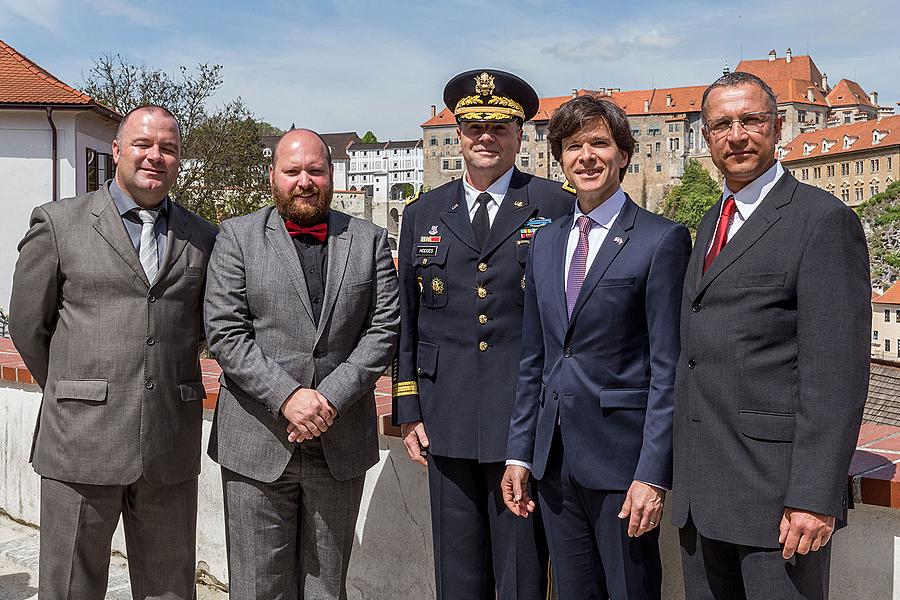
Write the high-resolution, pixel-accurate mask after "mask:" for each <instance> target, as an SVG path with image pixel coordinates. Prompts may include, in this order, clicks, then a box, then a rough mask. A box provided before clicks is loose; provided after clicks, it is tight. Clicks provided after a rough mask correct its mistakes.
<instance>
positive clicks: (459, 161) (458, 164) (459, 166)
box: [453, 158, 462, 171]
mask: <svg viewBox="0 0 900 600" xmlns="http://www.w3.org/2000/svg"><path fill="white" fill-rule="evenodd" d="M453 168H454V169H456V170H457V171H458V170H460V169H462V159H461V158H457V159H456V162H454V163H453Z"/></svg>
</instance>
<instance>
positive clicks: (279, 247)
mask: <svg viewBox="0 0 900 600" xmlns="http://www.w3.org/2000/svg"><path fill="white" fill-rule="evenodd" d="M266 240H267V241H268V242H269V244H270V245H271V247H272V248H273V249H274V250H275V254H276V255H277V256H278V258H279V260H281V262H282V264H284V268H285V271H287V274H288V276H289V277H290V278H291V283H293V284H294V288H295V289H296V290H297V295H298V296H300V302H301V303H302V304H303V308H304V309H305V310H306V314H307V315H309V319H310V320H311V321H312V320H313V312H312V305H311V304H310V302H309V291H308V290H307V288H306V278H305V277H304V276H303V269H301V268H300V259H299V258H298V257H297V250H296V248H294V242H293V241H291V236H290V235H288V232H287V229H286V228H285V227H284V222H283V221H282V219H281V215H280V214H278V211H277V210H276V209H275V208H274V207H273V208H272V209H271V213H270V214H269V218H268V219H267V220H266Z"/></svg>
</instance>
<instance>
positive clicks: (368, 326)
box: [205, 206, 400, 482]
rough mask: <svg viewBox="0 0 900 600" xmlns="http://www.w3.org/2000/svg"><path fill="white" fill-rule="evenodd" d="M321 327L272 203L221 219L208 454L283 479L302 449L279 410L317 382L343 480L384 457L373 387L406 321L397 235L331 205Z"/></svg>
mask: <svg viewBox="0 0 900 600" xmlns="http://www.w3.org/2000/svg"><path fill="white" fill-rule="evenodd" d="M327 243H328V270H327V275H326V280H325V295H324V298H323V300H322V313H321V316H320V318H319V324H318V326H316V324H315V321H314V320H313V316H312V315H313V312H312V306H311V304H310V298H309V294H308V292H307V287H306V280H305V279H304V276H303V270H302V269H301V266H300V260H299V258H298V257H297V252H296V250H295V248H294V245H293V243H292V241H291V239H290V237H289V236H288V233H287V230H286V229H285V227H284V222H283V221H282V218H281V216H280V215H279V214H278V211H276V210H275V208H274V207H273V206H269V207H267V208H263V209H261V210H259V211H257V212H255V213H253V214H250V215H246V216H243V217H237V218H234V219H229V220H227V221H225V222H223V223H222V232H221V234H220V235H219V238H218V241H217V243H216V247H215V249H214V250H213V254H212V258H211V259H210V263H209V271H208V275H207V278H208V283H207V287H206V304H205V311H206V332H207V337H208V339H209V346H210V349H211V350H212V352H213V354H215V356H216V358H217V359H218V361H219V364H220V365H221V366H222V370H223V374H222V378H221V383H222V390H221V393H220V395H219V402H218V406H217V407H216V415H215V419H214V421H213V431H212V437H211V439H210V444H209V455H210V457H212V459H213V460H215V461H216V462H218V463H219V464H220V465H222V466H223V467H225V468H227V469H229V470H232V471H235V472H237V473H240V474H241V475H244V476H246V477H250V478H252V479H256V480H258V481H263V482H272V481H275V480H276V479H277V478H278V477H279V476H280V475H281V474H282V473H283V472H284V469H285V467H286V466H287V463H288V461H289V460H290V457H291V454H292V453H293V451H294V447H295V445H296V444H293V443H290V442H288V440H287V427H288V421H287V419H285V417H284V416H283V415H282V414H281V410H280V409H281V405H282V404H283V403H284V401H285V400H286V399H287V398H288V396H290V395H291V393H293V392H294V390H296V389H297V388H301V387H305V388H308V387H311V386H312V384H313V381H314V380H318V381H319V382H320V383H319V386H318V388H317V389H318V391H319V392H321V393H322V394H323V395H324V396H325V397H326V398H328V400H329V401H330V402H331V403H332V404H333V405H334V406H335V408H337V411H338V417H337V418H336V419H335V422H334V425H333V426H332V427H331V428H330V429H329V430H328V431H327V432H325V433H324V434H323V435H322V446H323V448H324V451H325V457H326V459H327V461H328V466H329V469H330V470H331V472H332V474H333V475H334V477H335V478H337V479H339V480H346V479H351V478H353V477H357V476H359V475H361V474H363V473H365V471H366V469H368V468H369V467H371V466H372V465H373V464H375V463H376V462H377V461H378V440H377V432H376V427H375V396H374V390H375V382H376V381H377V380H378V378H379V377H380V376H381V375H382V374H383V373H384V372H385V370H386V369H387V367H388V365H390V362H391V359H392V357H393V355H394V350H395V346H396V342H397V335H398V331H399V326H400V317H399V308H398V303H397V273H396V270H395V268H394V264H393V260H392V259H391V252H390V249H389V247H388V243H387V232H386V231H385V230H384V229H383V228H381V227H378V226H376V225H373V224H372V223H369V222H367V221H363V220H361V219H356V218H353V217H350V216H349V215H346V214H344V213H340V212H337V211H334V210H332V211H331V213H330V216H329V218H328V240H327Z"/></svg>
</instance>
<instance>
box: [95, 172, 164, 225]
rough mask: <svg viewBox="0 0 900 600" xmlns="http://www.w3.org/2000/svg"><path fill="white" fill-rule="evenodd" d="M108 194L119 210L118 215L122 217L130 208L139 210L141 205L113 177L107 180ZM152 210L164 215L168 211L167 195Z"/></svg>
mask: <svg viewBox="0 0 900 600" xmlns="http://www.w3.org/2000/svg"><path fill="white" fill-rule="evenodd" d="M109 195H110V196H112V199H113V202H115V204H116V209H117V210H118V211H119V216H120V217H124V216H125V215H126V214H128V212H130V211H132V210H135V209H137V210H140V209H141V207H140V206H138V203H137V202H135V201H134V199H133V198H132V197H131V196H129V195H128V194H127V193H126V192H125V190H123V189H122V188H120V187H119V184H118V183H116V180H115V179H112V180H110V182H109ZM153 210H158V211H159V214H160V215H164V214H166V213H167V212H168V211H169V197H168V196H166V197H165V198H163V200H162V202H160V203H159V206H157V207H156V208H155V209H153Z"/></svg>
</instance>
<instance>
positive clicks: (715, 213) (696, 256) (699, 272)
mask: <svg viewBox="0 0 900 600" xmlns="http://www.w3.org/2000/svg"><path fill="white" fill-rule="evenodd" d="M721 210H722V199H721V198H719V201H718V202H716V204H714V205H713V207H712V208H710V209H709V210H708V211H706V214H705V215H703V218H702V219H700V224H699V225H698V226H697V239H696V240H694V251H693V253H692V254H691V259H690V261H689V262H688V267H687V274H686V275H685V279H686V281H685V286H686V287H687V289H689V290H692V291H694V292H696V291H697V286H698V285H699V284H700V278H701V277H703V263H704V261H705V260H706V252H707V250H709V245H710V243H711V242H712V239H713V236H714V235H715V233H716V225H717V223H718V221H719V211H721Z"/></svg>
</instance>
